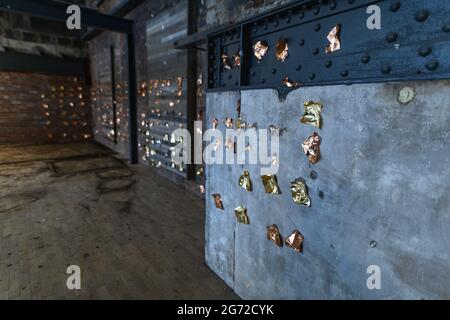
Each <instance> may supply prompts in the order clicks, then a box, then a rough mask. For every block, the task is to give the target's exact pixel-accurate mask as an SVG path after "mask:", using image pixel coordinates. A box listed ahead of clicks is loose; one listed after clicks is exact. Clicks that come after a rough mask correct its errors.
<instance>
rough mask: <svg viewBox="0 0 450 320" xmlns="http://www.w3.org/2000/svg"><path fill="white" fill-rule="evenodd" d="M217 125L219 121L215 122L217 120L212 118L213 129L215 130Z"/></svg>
mask: <svg viewBox="0 0 450 320" xmlns="http://www.w3.org/2000/svg"><path fill="white" fill-rule="evenodd" d="M218 125H219V120H217V118H214V120H213V121H212V126H213V129H217V126H218Z"/></svg>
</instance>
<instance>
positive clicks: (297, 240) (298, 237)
mask: <svg viewBox="0 0 450 320" xmlns="http://www.w3.org/2000/svg"><path fill="white" fill-rule="evenodd" d="M304 240H305V237H304V236H303V235H302V234H301V233H300V231H298V230H297V229H295V230H294V231H292V234H291V235H290V236H289V237H287V238H286V240H285V241H284V244H285V245H286V247H289V248H292V249H294V250H295V251H296V252H298V253H303V241H304Z"/></svg>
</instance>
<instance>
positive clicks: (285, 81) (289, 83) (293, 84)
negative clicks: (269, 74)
mask: <svg viewBox="0 0 450 320" xmlns="http://www.w3.org/2000/svg"><path fill="white" fill-rule="evenodd" d="M283 84H284V85H285V86H286V87H288V88H292V89H294V88H298V87H299V86H300V84H299V83H298V82H295V81H292V80H291V79H289V77H284V78H283Z"/></svg>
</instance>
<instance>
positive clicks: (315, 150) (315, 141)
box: [302, 132, 321, 164]
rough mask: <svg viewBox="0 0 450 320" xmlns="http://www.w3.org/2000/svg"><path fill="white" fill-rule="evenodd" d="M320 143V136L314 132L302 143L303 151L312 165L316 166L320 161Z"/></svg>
mask: <svg viewBox="0 0 450 320" xmlns="http://www.w3.org/2000/svg"><path fill="white" fill-rule="evenodd" d="M320 142H321V139H320V136H319V135H318V134H317V132H314V134H313V135H312V136H310V137H309V138H308V139H306V140H305V141H304V142H303V143H302V148H303V151H304V152H305V155H306V156H307V157H308V159H309V162H310V163H311V164H315V163H317V162H319V160H320Z"/></svg>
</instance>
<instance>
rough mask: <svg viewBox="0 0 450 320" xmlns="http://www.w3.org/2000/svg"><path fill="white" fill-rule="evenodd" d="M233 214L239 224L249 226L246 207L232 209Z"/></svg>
mask: <svg viewBox="0 0 450 320" xmlns="http://www.w3.org/2000/svg"><path fill="white" fill-rule="evenodd" d="M234 213H235V214H236V219H237V221H238V222H239V223H243V224H250V220H249V218H248V215H247V208H246V207H240V206H239V207H237V208H236V209H234Z"/></svg>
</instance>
